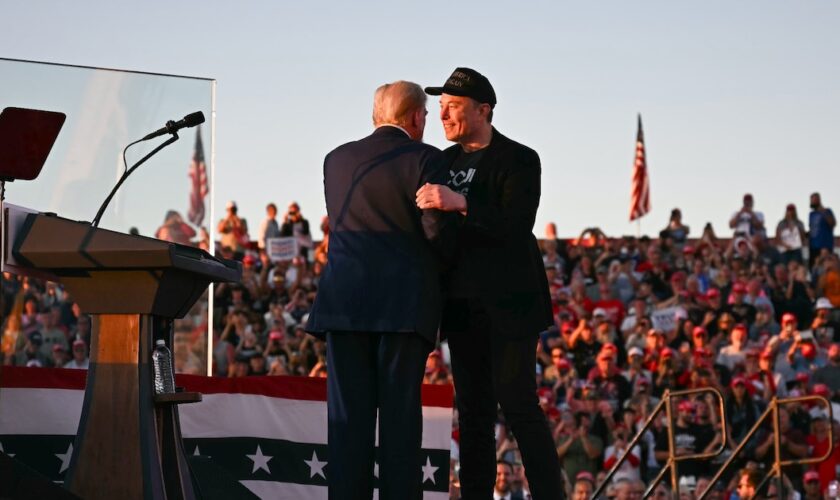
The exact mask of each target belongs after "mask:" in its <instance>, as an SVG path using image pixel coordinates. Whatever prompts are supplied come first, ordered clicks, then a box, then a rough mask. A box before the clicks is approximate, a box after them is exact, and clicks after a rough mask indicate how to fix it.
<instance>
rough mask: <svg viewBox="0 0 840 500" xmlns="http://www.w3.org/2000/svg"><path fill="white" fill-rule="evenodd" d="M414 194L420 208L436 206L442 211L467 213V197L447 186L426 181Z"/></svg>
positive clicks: (425, 208)
mask: <svg viewBox="0 0 840 500" xmlns="http://www.w3.org/2000/svg"><path fill="white" fill-rule="evenodd" d="M416 196H417V199H416V202H417V206H418V207H419V208H420V209H421V210H427V209H430V208H436V209H438V210H442V211H444V212H461V213H462V214H464V215H466V213H467V198H466V197H464V195H462V194H458V193H456V192H455V191H452V190H451V189H449V187H447V186H443V185H440V184H429V183H426V184H424V185H423V187H421V188H420V189H418V190H417V193H416Z"/></svg>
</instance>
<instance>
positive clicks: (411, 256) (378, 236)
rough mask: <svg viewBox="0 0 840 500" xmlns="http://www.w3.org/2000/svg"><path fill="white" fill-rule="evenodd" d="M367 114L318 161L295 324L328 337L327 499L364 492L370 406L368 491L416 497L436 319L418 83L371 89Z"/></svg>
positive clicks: (429, 150)
mask: <svg viewBox="0 0 840 500" xmlns="http://www.w3.org/2000/svg"><path fill="white" fill-rule="evenodd" d="M373 122H374V125H375V126H376V130H375V131H374V132H373V133H372V134H371V135H369V136H368V137H365V138H363V139H360V140H358V141H354V142H350V143H347V144H344V145H342V146H339V147H338V148H336V149H335V150H333V151H332V152H331V153H330V154H328V155H327V157H326V159H325V160H324V191H325V195H326V201H327V214H328V216H329V221H330V249H329V253H328V256H327V265H326V267H325V269H324V273H323V275H322V277H321V281H320V284H319V290H318V296H317V298H316V299H315V304H314V305H313V308H312V311H311V313H310V316H309V321H308V324H307V328H306V329H307V331H309V332H311V333H314V334H316V335H325V336H326V339H327V370H328V377H327V391H328V392H327V394H328V414H329V435H328V441H329V464H328V469H327V478H328V482H329V497H330V499H331V500H336V499H365V500H369V499H370V498H371V496H372V494H373V471H374V438H375V424H376V415H377V410H378V411H379V451H380V460H379V498H381V499H401V500H402V499H411V500H415V499H419V498H421V495H422V485H421V479H422V476H421V466H422V464H423V461H422V457H421V449H420V445H421V435H422V413H421V410H422V406H421V404H422V403H421V399H420V387H421V384H422V380H423V373H424V368H425V363H426V358H427V356H428V354H429V352H431V350H432V348H433V346H434V342H435V338H436V335H437V329H438V324H439V322H440V311H441V297H440V280H439V272H440V271H439V262H438V252H439V251H442V249H443V246H442V245H445V241H446V238H444V237H443V233H444V232H445V228H446V218H447V217H448V216H444V215H443V214H442V213H441V212H439V211H437V210H433V209H430V210H422V211H421V210H420V209H419V208H417V206H416V205H415V192H416V191H417V189H419V188H420V186H423V185H424V184H426V183H442V182H446V169H445V168H444V166H443V158H442V156H441V153H440V150H438V149H436V148H434V147H432V146H429V145H427V144H423V142H422V138H423V129H424V128H425V125H426V95H425V93H424V92H423V89H422V88H420V87H419V86H418V85H417V84H414V83H410V82H404V81H398V82H394V83H392V84H386V85H383V86H381V87H379V89H377V91H376V94H375V96H374V109H373Z"/></svg>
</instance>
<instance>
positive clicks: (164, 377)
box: [152, 339, 175, 394]
mask: <svg viewBox="0 0 840 500" xmlns="http://www.w3.org/2000/svg"><path fill="white" fill-rule="evenodd" d="M152 364H153V365H154V370H155V394H172V393H174V392H175V375H173V374H172V351H170V350H169V348H168V347H166V343H165V342H164V341H163V339H159V340H157V341H156V342H155V350H154V352H153V353H152Z"/></svg>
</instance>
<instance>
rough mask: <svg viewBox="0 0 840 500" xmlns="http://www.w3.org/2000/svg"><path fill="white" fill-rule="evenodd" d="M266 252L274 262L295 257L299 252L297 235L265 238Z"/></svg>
mask: <svg viewBox="0 0 840 500" xmlns="http://www.w3.org/2000/svg"><path fill="white" fill-rule="evenodd" d="M265 248H266V253H267V254H268V258H269V259H271V261H272V262H283V261H288V260H292V259H294V258H295V257H296V256H297V254H298V241H297V238H295V237H289V238H267V239H266V240H265Z"/></svg>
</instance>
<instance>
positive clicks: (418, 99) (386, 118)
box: [373, 80, 426, 127]
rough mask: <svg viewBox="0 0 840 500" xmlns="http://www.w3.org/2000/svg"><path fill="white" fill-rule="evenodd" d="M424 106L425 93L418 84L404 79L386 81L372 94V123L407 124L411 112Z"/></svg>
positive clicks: (378, 124)
mask: <svg viewBox="0 0 840 500" xmlns="http://www.w3.org/2000/svg"><path fill="white" fill-rule="evenodd" d="M425 107H426V93H425V92H423V89H422V88H421V87H420V85H417V84H416V83H413V82H407V81H405V80H398V81H396V82H393V83H386V84H384V85H381V86H380V87H379V88H377V89H376V92H375V93H374V94H373V124H374V125H375V126H377V127H378V126H380V125H385V124H390V125H399V126H403V125H407V124H408V122H409V119H410V117H411V113H414V112H415V111H417V110H418V109H423V108H425Z"/></svg>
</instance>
